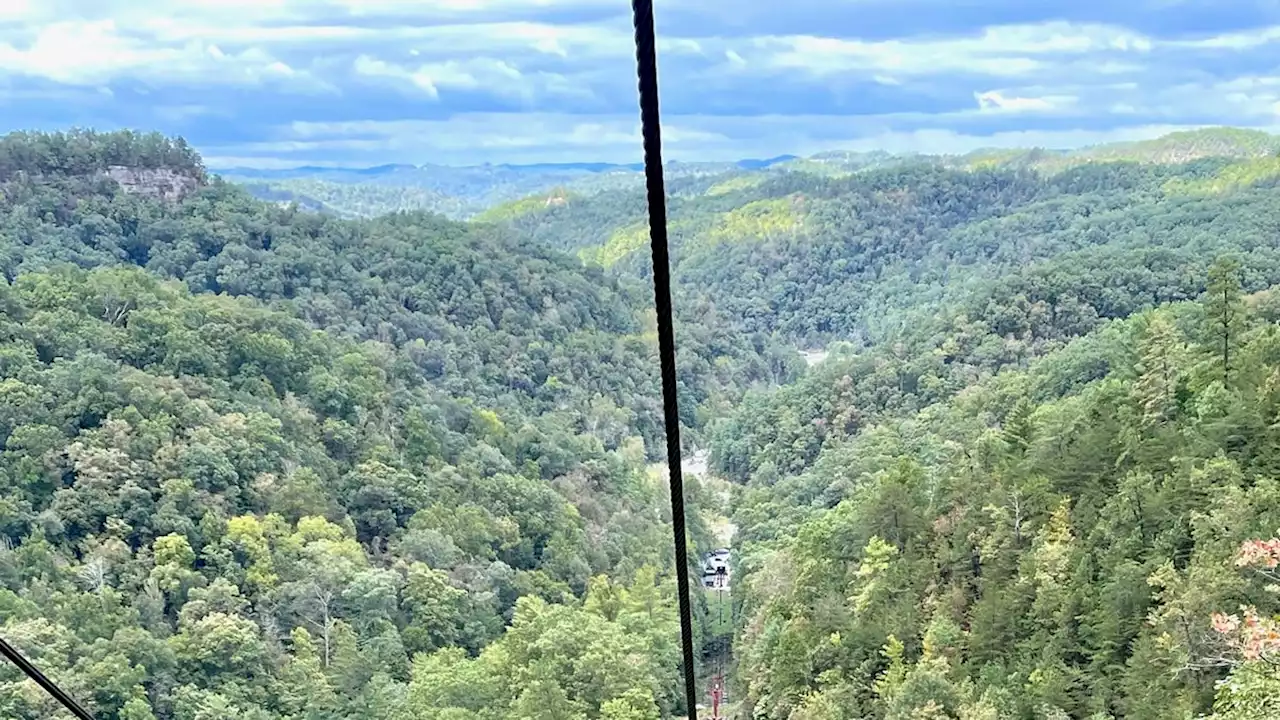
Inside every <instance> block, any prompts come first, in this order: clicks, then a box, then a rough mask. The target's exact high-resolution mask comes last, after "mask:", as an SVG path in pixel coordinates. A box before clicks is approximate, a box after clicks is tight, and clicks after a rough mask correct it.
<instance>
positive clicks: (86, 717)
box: [0, 638, 93, 720]
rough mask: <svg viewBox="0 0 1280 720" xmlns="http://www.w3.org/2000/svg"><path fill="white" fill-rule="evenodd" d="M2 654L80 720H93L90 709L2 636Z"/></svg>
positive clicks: (0, 653)
mask: <svg viewBox="0 0 1280 720" xmlns="http://www.w3.org/2000/svg"><path fill="white" fill-rule="evenodd" d="M0 655H4V656H5V657H6V658H8V659H9V662H11V663H13V664H14V665H17V666H18V669H19V670H21V671H22V672H24V673H26V675H27V677H29V678H31V679H32V680H34V681H35V683H36V684H37V685H39V686H40V687H42V688H44V691H45V692H47V693H49V694H50V695H52V696H53V699H54V700H57V701H58V702H60V703H62V706H63V707H65V708H66V709H67V710H70V711H71V714H72V715H75V716H76V717H77V718H80V720H93V716H92V715H90V714H89V711H88V710H85V709H84V708H82V707H80V703H78V702H76V701H75V700H74V699H73V698H72V697H71V696H70V695H68V694H66V693H65V692H63V691H62V688H60V687H58V686H57V685H55V684H54V683H53V681H52V680H50V679H49V678H47V677H45V675H44V673H42V672H40V669H39V668H37V667H36V666H35V665H32V664H31V661H30V660H27V659H26V658H25V657H23V655H22V653H20V652H18V649H17V648H15V647H14V646H12V645H10V644H9V643H7V642H5V640H4V638H0Z"/></svg>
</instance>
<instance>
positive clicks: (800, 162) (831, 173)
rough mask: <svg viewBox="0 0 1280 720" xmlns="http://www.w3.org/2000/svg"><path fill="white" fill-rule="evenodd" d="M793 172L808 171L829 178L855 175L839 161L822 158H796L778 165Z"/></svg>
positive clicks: (810, 173)
mask: <svg viewBox="0 0 1280 720" xmlns="http://www.w3.org/2000/svg"><path fill="white" fill-rule="evenodd" d="M778 167H780V168H784V169H786V170H789V171H791V172H801V173H807V174H809V175H820V176H822V177H829V178H842V177H849V176H850V175H853V171H852V170H849V169H848V168H846V167H844V166H843V165H840V164H839V163H831V162H825V161H822V160H814V159H812V158H796V159H795V160H788V161H786V162H785V163H781V164H780V165H778Z"/></svg>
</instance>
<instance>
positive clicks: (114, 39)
mask: <svg viewBox="0 0 1280 720" xmlns="http://www.w3.org/2000/svg"><path fill="white" fill-rule="evenodd" d="M0 73H8V74H13V75H22V76H28V77H36V78H43V79H46V80H52V81H54V82H58V83H62V84H66V85H76V86H99V85H103V84H105V83H108V82H111V81H113V80H116V79H119V78H122V77H129V78H135V79H138V80H142V81H144V82H197V83H203V84H209V85H225V84H232V85H257V84H261V83H263V82H268V81H286V80H287V81H289V87H290V88H291V89H294V90H301V91H315V90H318V89H323V87H324V86H323V84H322V83H319V82H316V81H313V79H311V78H309V77H307V76H306V75H305V73H300V72H298V71H297V70H295V69H294V68H292V67H290V66H289V65H288V64H286V63H284V62H283V61H281V60H279V59H277V58H275V57H273V56H271V55H270V54H269V53H267V52H265V51H263V50H261V49H257V48H249V49H245V50H241V51H237V52H226V51H224V50H223V49H222V48H220V47H219V46H218V45H216V44H213V43H204V42H201V41H191V42H187V43H184V44H181V45H176V44H175V45H157V44H152V43H148V42H144V41H142V40H140V39H138V38H137V37H136V36H131V35H129V34H127V33H126V32H123V31H122V30H121V28H120V27H119V25H118V24H117V23H116V22H115V21H114V20H90V21H78V20H77V21H66V22H56V23H51V24H48V25H45V26H44V27H42V28H40V29H39V30H38V31H36V33H35V37H34V39H33V40H32V42H31V43H30V44H29V45H27V46H26V47H18V46H16V45H15V44H12V43H8V42H0Z"/></svg>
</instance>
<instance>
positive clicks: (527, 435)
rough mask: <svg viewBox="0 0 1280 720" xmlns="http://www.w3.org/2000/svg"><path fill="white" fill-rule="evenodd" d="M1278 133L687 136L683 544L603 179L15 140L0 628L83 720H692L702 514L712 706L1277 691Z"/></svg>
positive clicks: (6, 688) (677, 234) (652, 372)
mask: <svg viewBox="0 0 1280 720" xmlns="http://www.w3.org/2000/svg"><path fill="white" fill-rule="evenodd" d="M1278 147H1280V144H1278V143H1277V141H1276V139H1275V138H1273V137H1272V136H1268V135H1265V134H1254V133H1251V132H1246V131H1234V130H1219V131H1202V132H1198V133H1189V134H1179V135H1174V136H1169V137H1167V138H1162V139H1161V140H1159V141H1153V142H1150V143H1137V144H1130V145H1123V146H1107V147H1102V148H1093V149H1090V150H1088V151H1081V152H1077V153H1047V152H1042V151H1031V152H1026V153H1003V154H998V155H991V154H975V155H972V156H964V157H954V158H929V157H916V158H895V157H892V156H881V155H875V156H866V157H863V156H858V157H854V156H847V155H841V154H829V155H823V156H815V157H814V158H809V159H803V160H795V161H789V162H786V163H781V164H779V165H777V166H772V167H768V168H763V169H759V170H743V169H741V168H733V167H728V168H716V169H714V171H713V170H712V169H710V168H700V169H698V170H697V171H696V172H694V171H680V172H676V173H673V177H672V182H671V187H670V189H671V207H670V219H671V230H672V242H673V248H672V249H673V273H674V282H675V307H676V318H675V320H676V329H677V345H678V356H677V357H678V368H679V392H680V395H679V401H680V403H681V419H682V428H681V429H682V438H683V439H684V442H685V449H686V450H687V451H689V452H690V453H692V452H694V451H698V452H699V453H701V452H706V453H708V458H709V467H708V468H707V470H706V472H696V473H693V474H690V475H687V476H686V483H687V484H686V491H687V493H686V495H687V496H686V503H687V505H688V508H687V510H688V517H687V520H688V522H689V531H690V539H691V552H692V553H693V554H694V556H693V557H692V558H691V559H690V560H691V562H690V566H689V567H676V563H675V561H674V557H673V553H672V551H671V530H670V521H671V517H670V505H669V500H670V498H669V496H668V495H667V489H666V477H665V474H664V469H663V468H662V465H661V462H662V457H663V455H662V451H663V428H662V408H661V402H662V398H661V392H660V384H659V382H658V361H657V352H656V325H655V323H656V320H655V317H654V313H653V309H652V306H653V301H652V294H651V293H652V290H651V288H650V286H649V277H650V268H649V267H648V256H647V232H646V231H647V228H646V225H645V220H644V217H645V215H644V213H645V206H644V200H643V195H642V194H641V193H640V191H639V190H638V189H637V188H635V187H634V186H631V185H629V184H626V183H619V184H617V186H613V185H612V184H606V185H603V186H597V187H586V188H584V187H574V188H557V189H552V190H539V191H538V192H537V193H536V194H534V195H532V196H529V197H528V198H525V199H523V200H519V201H515V202H511V203H508V204H505V205H496V206H493V207H491V208H490V209H489V210H488V211H486V212H484V213H482V214H480V215H479V216H477V217H476V218H475V219H474V220H472V221H469V222H458V221H454V220H449V219H446V218H444V217H442V216H439V215H434V214H431V213H429V212H426V211H424V210H421V209H413V210H405V209H397V210H396V211H394V212H389V213H387V214H382V215H377V216H376V217H369V218H359V217H348V216H355V215H373V214H376V213H375V212H374V209H381V208H382V207H383V205H381V204H378V203H381V202H382V200H370V202H371V203H373V204H370V205H368V206H367V208H366V210H362V211H359V212H356V211H349V212H330V211H329V210H328V209H326V205H325V203H324V202H316V203H308V202H297V201H296V200H298V198H297V197H292V196H289V195H287V194H286V195H281V196H279V197H271V198H268V199H265V200H264V199H258V198H255V197H254V195H253V194H251V192H250V189H246V188H244V187H241V186H239V185H237V184H235V183H232V182H228V181H226V180H224V179H222V178H219V177H217V176H216V175H214V174H212V173H209V172H208V171H206V169H205V168H204V166H203V163H202V161H201V159H200V157H199V155H198V154H197V153H195V151H194V150H192V149H191V148H190V147H189V146H188V145H187V144H186V143H185V142H184V141H182V140H180V139H172V138H166V137H163V136H160V135H156V134H144V133H128V132H124V133H97V132H92V131H72V132H69V133H53V134H44V133H17V134H12V135H9V136H7V137H5V138H3V139H0V270H3V273H4V279H5V282H4V283H3V284H0V637H4V638H5V639H6V640H7V641H9V642H10V643H12V644H14V645H15V646H17V647H18V648H20V649H21V650H22V651H23V652H24V653H25V654H26V655H27V656H28V657H29V658H31V660H32V661H33V662H34V663H36V664H37V665H38V666H39V667H40V668H41V669H42V670H44V671H45V672H46V673H47V674H49V675H50V676H51V677H52V678H53V679H54V680H55V681H57V682H58V683H59V684H60V685H61V686H63V687H64V688H65V689H67V690H68V692H70V693H71V694H72V695H73V696H75V697H76V698H78V699H79V700H80V701H81V702H83V703H84V704H85V705H86V706H88V707H89V708H90V709H91V710H92V711H93V712H94V713H95V716H96V717H99V718H103V719H104V720H221V719H223V718H249V719H251V720H347V719H355V718H386V719H387V720H410V719H416V718H431V719H439V720H662V719H665V718H677V717H684V716H686V715H687V714H688V710H689V708H687V707H686V705H685V699H684V697H683V689H682V685H681V682H680V672H681V667H680V650H679V619H678V615H677V611H676V600H675V584H676V582H675V581H676V576H677V573H681V572H688V573H690V574H691V575H698V574H700V571H699V569H698V567H697V565H698V562H699V558H700V555H701V553H703V552H707V551H709V550H711V549H713V548H716V547H718V546H720V545H721V544H722V543H723V542H724V541H725V537H724V533H723V532H722V530H723V528H724V527H726V526H727V527H729V528H732V529H734V530H736V532H735V533H734V535H733V539H732V551H733V558H732V565H733V575H732V576H733V585H732V592H731V594H730V596H729V600H728V602H727V605H728V609H727V619H726V610H725V608H724V607H723V606H722V604H721V603H720V602H719V601H718V599H715V598H714V596H712V597H704V595H702V594H701V593H698V594H697V595H696V597H695V604H694V612H695V635H696V637H695V642H696V645H697V649H698V650H699V656H700V660H699V667H698V668H697V670H698V672H699V674H700V678H701V679H702V680H703V681H705V680H706V679H707V677H708V675H709V674H710V673H711V672H712V669H713V668H718V667H721V666H726V667H727V669H728V690H729V694H728V696H729V700H730V705H729V707H728V708H727V710H728V715H729V716H731V717H734V718H736V719H737V720H757V719H758V720H1005V719H1008V720H1059V719H1062V718H1080V719H1086V718H1087V719H1089V720H1101V719H1103V718H1142V719H1147V718H1150V719H1152V720H1155V719H1161V718H1188V719H1190V718H1201V717H1205V718H1214V719H1216V720H1264V719H1265V718H1274V717H1278V716H1280V670H1278V669H1277V668H1280V626H1278V625H1277V620H1276V618H1277V617H1280V592H1277V591H1280V572H1277V568H1280V539H1276V536H1277V535H1278V534H1280V287H1276V286H1280V243H1278V242H1277V238H1280V194H1277V178H1278V177H1280V164H1277V163H1276V161H1275V160H1274V158H1273V154H1274V153H1275V152H1276V150H1277V148H1278ZM121 168H125V169H127V170H128V172H121V170H120V169H121ZM175 178H177V180H175ZM305 182H306V181H305V180H297V181H296V183H295V184H296V185H297V186H298V187H302V186H303V185H304V183H305ZM317 182H318V181H317ZM156 183H163V187H156V186H155V184H156ZM608 183H614V180H612V179H611V180H609V181H608ZM352 187H354V188H360V187H362V186H360V185H353V186H352ZM254 192H257V193H258V194H261V188H258V189H257V190H255V191H254ZM280 192H283V191H280ZM386 192H387V191H386V190H385V188H381V189H377V190H369V191H367V192H366V191H363V190H351V191H350V192H348V193H347V194H346V195H345V196H344V197H346V198H348V199H351V198H365V197H367V198H374V199H376V198H381V197H384V196H385V194H386ZM360 202H364V200H360ZM802 351H804V353H805V354H803V355H802ZM806 360H807V361H806ZM694 582H695V584H696V578H695V580H694ZM61 712H62V711H61V710H60V709H59V707H58V706H57V705H56V703H55V702H54V701H53V700H52V699H51V698H49V697H48V696H46V695H45V694H44V693H43V691H41V690H40V689H39V688H38V687H37V686H36V685H34V684H33V683H31V682H30V681H27V680H25V679H24V676H23V675H22V674H21V673H20V672H19V671H18V670H17V668H14V667H11V666H8V665H3V666H0V717H5V718H10V717H12V718H15V719H20V720H35V719H37V718H39V719H43V718H62V717H69V716H66V715H65V714H60V713H61ZM702 712H704V714H705V713H706V712H707V711H706V710H703V711H702Z"/></svg>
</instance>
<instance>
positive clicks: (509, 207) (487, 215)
mask: <svg viewBox="0 0 1280 720" xmlns="http://www.w3.org/2000/svg"><path fill="white" fill-rule="evenodd" d="M569 197H570V195H569V193H567V192H565V191H564V190H562V189H559V188H557V189H556V190H552V191H551V192H550V193H538V194H537V195H530V196H529V197H526V198H520V199H519V200H512V201H511V202H505V203H502V204H501V205H494V206H493V207H491V208H489V209H488V210H485V211H484V212H482V213H480V214H479V215H476V216H475V218H474V220H475V221H476V222H491V223H502V222H510V221H512V220H514V219H516V218H518V217H521V216H524V215H532V214H533V213H536V212H540V211H542V210H544V209H546V208H548V207H552V206H554V205H557V204H564V203H565V202H567V201H568V200H569Z"/></svg>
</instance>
